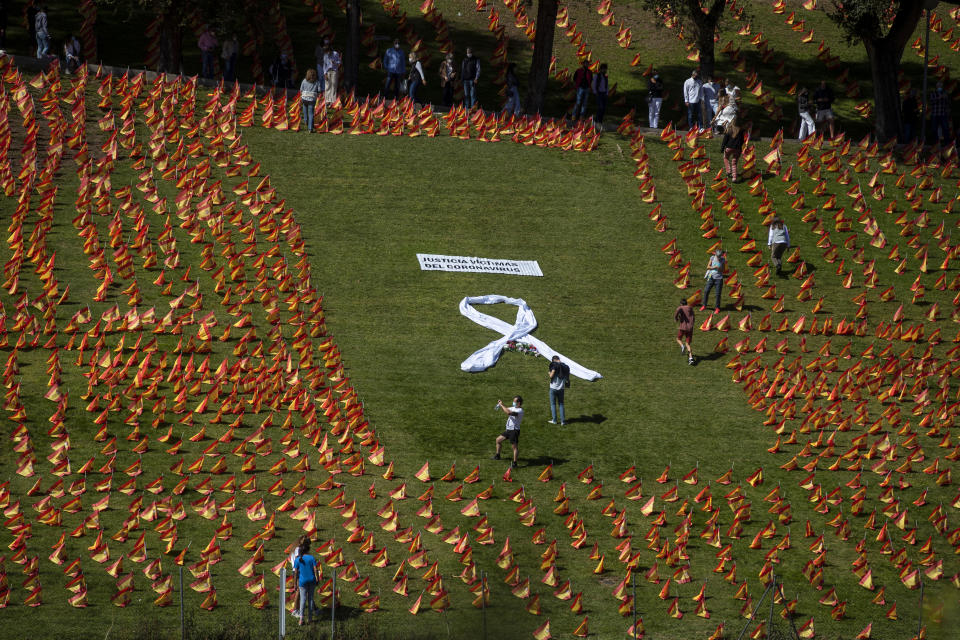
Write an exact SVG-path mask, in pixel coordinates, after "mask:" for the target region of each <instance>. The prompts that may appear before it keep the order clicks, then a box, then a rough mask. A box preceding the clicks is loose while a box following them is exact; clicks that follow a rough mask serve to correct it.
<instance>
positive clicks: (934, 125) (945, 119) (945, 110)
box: [930, 82, 950, 145]
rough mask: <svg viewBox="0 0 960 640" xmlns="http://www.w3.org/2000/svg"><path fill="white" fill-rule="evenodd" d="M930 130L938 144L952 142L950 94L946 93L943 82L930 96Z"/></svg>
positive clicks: (939, 83)
mask: <svg viewBox="0 0 960 640" xmlns="http://www.w3.org/2000/svg"><path fill="white" fill-rule="evenodd" d="M930 130H931V131H932V132H933V135H934V136H935V137H936V139H937V143H938V144H940V145H945V144H946V143H947V141H949V140H950V94H949V93H947V92H946V91H944V89H943V83H942V82H938V83H937V89H936V91H934V92H933V93H931V94H930Z"/></svg>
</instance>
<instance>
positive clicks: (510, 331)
mask: <svg viewBox="0 0 960 640" xmlns="http://www.w3.org/2000/svg"><path fill="white" fill-rule="evenodd" d="M500 303H503V304H512V305H514V306H516V307H517V320H516V322H514V323H513V325H512V326H511V325H509V324H507V323H506V322H504V321H503V320H500V319H499V318H494V317H493V316H488V315H487V314H485V313H480V312H479V311H477V310H476V309H474V308H473V305H475V304H500ZM460 313H462V314H463V315H464V316H466V317H467V318H469V319H470V320H472V321H473V322H475V323H477V324H478V325H480V326H481V327H486V328H487V329H493V330H494V331H496V332H497V333H502V334H503V337H502V338H499V339H497V340H494V341H493V342H491V343H490V344H488V345H487V346H485V347H483V348H482V349H477V350H476V351H474V352H473V353H472V354H470V357H469V358H467V359H466V360H464V361H463V362H461V363H460V368H461V369H462V370H463V371H467V372H469V373H478V372H480V371H486V370H487V369H489V368H490V367H492V366H493V365H495V364H496V363H497V360H498V359H499V358H500V354H501V353H502V352H503V347H504V346H505V345H506V344H507V343H508V342H510V341H511V340H514V341H518V342H519V341H522V342H527V343H529V344H531V345H533V346H534V347H536V348H537V353H539V354H540V355H542V356H543V357H545V358H547V359H548V360H552V359H553V356H560V361H561V362H563V363H564V364H566V365H567V366H568V367H570V373H571V374H573V375H575V376H577V377H578V378H581V379H583V380H589V381H591V382H592V381H594V380H599V379H600V378H602V377H603V376H601V375H600V374H599V373H597V372H596V371H592V370H590V369H587V368H586V367H584V366H581V365H579V364H577V363H576V362H574V361H573V360H571V359H570V358H567V357H566V356H564V355H563V354H562V353H558V352H557V351H554V350H553V349H551V348H550V347H549V346H548V345H547V344H546V343H545V342H543V341H542V340H539V339H537V338H535V337H533V336H532V335H530V332H531V331H533V330H534V329H536V328H537V319H536V318H535V317H534V315H533V311H532V310H531V309H530V305H528V304H527V303H526V302H525V301H524V300H523V299H522V298H508V297H506V296H497V295H486V296H467V297H466V298H464V299H463V300H461V301H460Z"/></svg>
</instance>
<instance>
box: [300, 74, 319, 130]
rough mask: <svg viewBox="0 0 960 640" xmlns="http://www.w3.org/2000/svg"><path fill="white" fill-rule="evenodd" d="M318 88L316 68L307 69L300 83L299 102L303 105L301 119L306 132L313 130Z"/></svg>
mask: <svg viewBox="0 0 960 640" xmlns="http://www.w3.org/2000/svg"><path fill="white" fill-rule="evenodd" d="M320 90H321V89H320V83H319V82H317V71H316V69H307V75H306V77H304V79H303V82H301V83H300V104H301V105H303V120H304V122H305V123H306V126H307V133H311V132H312V131H313V112H314V110H315V109H316V108H317V95H318V94H319V93H320Z"/></svg>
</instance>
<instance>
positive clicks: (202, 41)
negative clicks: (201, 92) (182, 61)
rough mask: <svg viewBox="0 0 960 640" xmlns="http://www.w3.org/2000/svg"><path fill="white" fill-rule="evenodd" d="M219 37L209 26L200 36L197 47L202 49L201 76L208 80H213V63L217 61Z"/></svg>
mask: <svg viewBox="0 0 960 640" xmlns="http://www.w3.org/2000/svg"><path fill="white" fill-rule="evenodd" d="M218 44H219V43H218V42H217V36H216V35H215V34H214V33H213V29H211V28H210V27H209V26H208V27H207V28H206V29H204V30H203V33H201V34H200V38H199V40H197V47H198V48H199V49H200V76H201V77H203V78H206V79H208V80H209V79H210V78H213V63H214V60H215V59H216V55H217V54H216V52H217V46H218Z"/></svg>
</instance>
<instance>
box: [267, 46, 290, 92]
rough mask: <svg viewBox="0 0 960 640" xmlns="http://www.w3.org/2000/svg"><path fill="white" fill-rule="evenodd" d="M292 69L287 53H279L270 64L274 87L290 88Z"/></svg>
mask: <svg viewBox="0 0 960 640" xmlns="http://www.w3.org/2000/svg"><path fill="white" fill-rule="evenodd" d="M291 73H292V69H291V66H290V59H289V58H288V57H287V54H285V53H281V54H279V55H278V56H277V57H276V58H275V59H274V61H273V64H271V65H270V79H271V80H272V81H273V88H274V89H289V88H290V74H291Z"/></svg>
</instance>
